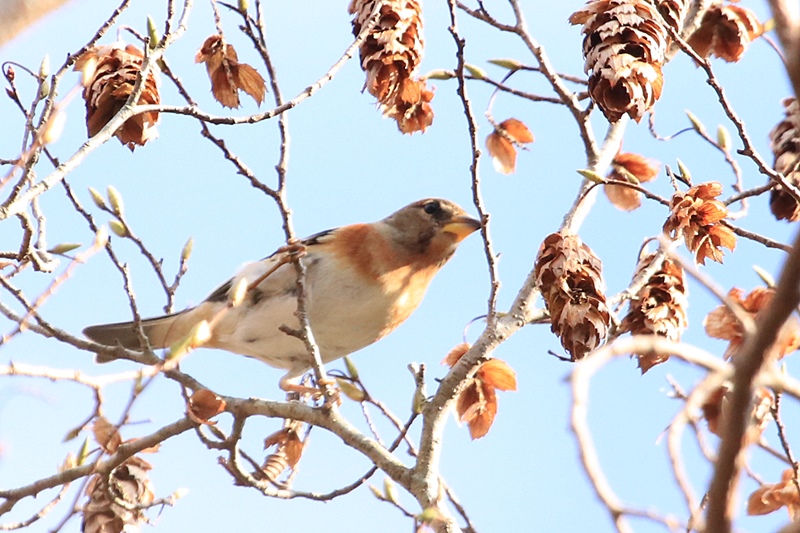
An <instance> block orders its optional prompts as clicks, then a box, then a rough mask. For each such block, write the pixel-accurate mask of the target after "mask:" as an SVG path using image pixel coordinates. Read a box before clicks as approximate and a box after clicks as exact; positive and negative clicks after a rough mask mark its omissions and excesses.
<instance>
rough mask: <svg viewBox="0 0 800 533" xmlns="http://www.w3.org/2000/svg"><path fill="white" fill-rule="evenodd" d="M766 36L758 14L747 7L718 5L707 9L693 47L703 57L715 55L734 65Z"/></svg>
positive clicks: (693, 38)
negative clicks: (754, 43) (755, 40)
mask: <svg viewBox="0 0 800 533" xmlns="http://www.w3.org/2000/svg"><path fill="white" fill-rule="evenodd" d="M762 33H764V26H762V25H761V23H760V22H759V21H758V18H757V17H756V15H755V13H753V12H752V11H750V10H749V9H747V8H746V7H740V6H737V5H734V4H728V5H722V2H717V3H716V4H714V5H712V6H711V7H709V8H708V10H706V12H705V13H704V14H703V20H702V21H701V22H700V27H699V28H697V31H695V32H694V33H693V34H692V35H691V36H690V37H689V45H691V47H692V48H694V50H695V52H697V55H699V56H701V57H709V56H712V55H713V56H715V57H718V58H720V59H724V60H725V61H727V62H729V63H734V62H736V61H739V60H740V59H741V58H742V55H743V54H744V52H745V50H747V47H748V46H749V45H750V42H751V41H752V40H753V39H755V38H757V37H758V36H760V35H761V34H762Z"/></svg>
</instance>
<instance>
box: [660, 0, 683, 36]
mask: <svg viewBox="0 0 800 533" xmlns="http://www.w3.org/2000/svg"><path fill="white" fill-rule="evenodd" d="M657 7H658V11H659V13H661V16H662V17H664V21H665V22H666V23H667V24H668V25H669V26H670V27H671V28H672V29H673V30H675V32H676V33H677V34H679V35H680V33H681V30H682V29H683V21H684V19H685V18H686V13H688V11H689V0H661V1H660V2H658V6H657Z"/></svg>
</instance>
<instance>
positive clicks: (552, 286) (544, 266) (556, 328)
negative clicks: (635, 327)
mask: <svg viewBox="0 0 800 533" xmlns="http://www.w3.org/2000/svg"><path fill="white" fill-rule="evenodd" d="M534 273H535V275H536V281H537V285H538V287H539V290H540V291H541V292H542V297H543V298H544V302H545V305H546V306H547V310H548V311H549V312H550V329H551V330H552V331H553V333H555V334H556V335H558V337H559V338H560V339H561V345H562V346H563V347H564V349H565V350H567V352H569V353H570V355H571V356H572V360H573V361H575V360H578V359H582V358H583V357H584V356H585V355H586V354H588V353H589V352H591V351H592V350H594V349H595V348H597V347H598V346H599V345H600V344H601V343H602V342H603V341H604V340H605V338H606V335H607V334H608V326H609V321H610V313H609V310H608V306H607V305H606V297H605V294H604V292H605V284H604V283H603V277H602V262H601V261H600V259H599V258H598V257H597V256H596V255H595V254H594V252H592V250H591V248H589V247H588V246H586V245H585V244H583V242H581V239H580V237H578V236H577V235H564V234H561V233H553V234H551V235H549V236H548V237H547V238H546V239H545V240H544V242H543V243H542V245H541V247H540V248H539V255H538V256H537V258H536V266H535V270H534Z"/></svg>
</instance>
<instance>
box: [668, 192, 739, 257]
mask: <svg viewBox="0 0 800 533" xmlns="http://www.w3.org/2000/svg"><path fill="white" fill-rule="evenodd" d="M720 194H722V185H721V184H720V183H718V182H716V181H710V182H708V183H701V184H700V185H696V186H694V187H691V188H690V189H689V190H687V191H686V192H685V193H682V192H676V193H675V194H674V195H673V196H672V199H671V200H670V202H669V207H670V214H669V217H668V218H667V221H666V222H665V223H664V233H666V234H667V235H669V237H670V238H671V239H677V238H679V237H681V236H683V239H684V241H685V242H686V247H687V248H688V249H689V251H690V252H692V253H694V254H695V260H696V261H697V262H698V263H700V264H703V265H704V264H705V262H706V258H710V259H711V260H713V261H717V262H718V263H722V249H721V248H722V247H725V248H727V249H728V250H731V251H732V250H733V249H734V248H735V247H736V235H735V234H734V233H733V230H731V229H730V228H729V227H727V226H725V225H723V224H721V223H720V222H721V221H722V219H724V218H725V217H726V216H728V208H727V207H725V204H723V203H722V202H720V201H719V200H716V197H717V196H719V195H720Z"/></svg>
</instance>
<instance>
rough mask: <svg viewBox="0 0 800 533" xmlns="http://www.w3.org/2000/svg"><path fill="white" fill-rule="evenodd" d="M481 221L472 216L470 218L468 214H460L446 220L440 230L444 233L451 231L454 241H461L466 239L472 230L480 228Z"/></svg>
mask: <svg viewBox="0 0 800 533" xmlns="http://www.w3.org/2000/svg"><path fill="white" fill-rule="evenodd" d="M480 227H481V223H480V222H479V221H477V220H475V219H474V218H470V217H468V216H461V217H456V218H454V219H453V220H452V221H450V222H448V223H447V224H446V225H445V226H444V227H443V228H442V231H443V232H445V233H451V234H453V235H455V236H456V242H461V241H463V240H464V239H466V238H467V237H468V236H469V235H471V234H472V233H473V232H475V231H477V230H478V229H480Z"/></svg>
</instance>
